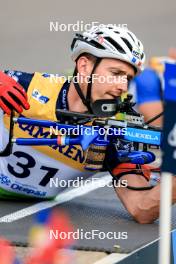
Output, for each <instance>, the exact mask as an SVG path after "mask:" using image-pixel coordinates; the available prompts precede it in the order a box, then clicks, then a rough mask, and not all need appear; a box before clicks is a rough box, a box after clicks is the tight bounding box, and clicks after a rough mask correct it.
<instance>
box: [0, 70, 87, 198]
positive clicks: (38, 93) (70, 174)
mask: <svg viewBox="0 0 176 264" xmlns="http://www.w3.org/2000/svg"><path fill="white" fill-rule="evenodd" d="M5 73H6V74H8V75H9V76H11V77H12V78H14V79H15V80H16V81H17V82H19V83H20V84H21V85H22V86H23V87H24V89H25V90H26V92H27V95H28V101H29V104H30V109H29V110H28V111H23V116H25V117H28V118H35V119H45V120H53V121H54V120H57V117H56V109H57V108H60V109H68V102H67V93H68V87H69V83H68V82H67V81H65V79H62V78H58V79H57V81H56V79H52V78H50V75H49V74H41V73H38V72H35V73H33V74H29V73H25V72H19V71H5ZM8 128H9V117H8V116H7V115H4V114H3V112H2V111H1V110H0V134H1V135H3V136H1V139H0V149H3V148H4V147H5V145H6V144H7V142H8V136H9V129H8ZM14 137H28V138H47V137H50V132H49V131H48V129H45V128H41V127H40V128H39V127H36V126H33V125H24V124H23V125H15V129H14ZM90 174H92V173H91V172H89V171H86V170H85V169H84V153H83V151H82V148H81V147H80V146H78V145H77V146H73V145H70V146H19V145H16V144H14V145H13V149H12V154H11V155H10V156H7V157H1V158H0V196H1V197H11V198H12V197H25V196H26V197H29V196H30V197H36V198H53V197H55V196H56V195H57V194H58V193H59V192H60V191H62V190H63V184H62V186H57V184H52V186H51V184H50V179H55V180H56V179H58V180H59V181H62V180H64V181H68V180H73V179H75V178H81V177H84V178H85V177H86V176H90ZM55 182H57V181H55ZM66 187H67V186H66Z"/></svg>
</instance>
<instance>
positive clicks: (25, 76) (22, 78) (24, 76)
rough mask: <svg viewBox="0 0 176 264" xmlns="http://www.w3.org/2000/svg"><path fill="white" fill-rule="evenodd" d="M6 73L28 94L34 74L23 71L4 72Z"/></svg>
mask: <svg viewBox="0 0 176 264" xmlns="http://www.w3.org/2000/svg"><path fill="white" fill-rule="evenodd" d="M4 73H5V74H7V75H8V76H10V77H12V78H13V79H14V80H15V81H17V82H18V83H19V84H21V86H22V87H23V88H24V89H25V91H26V92H27V90H28V87H29V84H30V82H31V80H32V78H33V76H34V73H27V72H21V71H12V70H4Z"/></svg>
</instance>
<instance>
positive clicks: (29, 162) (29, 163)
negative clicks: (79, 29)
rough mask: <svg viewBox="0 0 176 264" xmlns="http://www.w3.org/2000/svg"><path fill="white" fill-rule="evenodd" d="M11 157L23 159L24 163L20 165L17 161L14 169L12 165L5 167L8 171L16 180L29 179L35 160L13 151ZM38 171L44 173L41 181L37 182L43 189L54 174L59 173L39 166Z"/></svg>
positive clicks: (20, 152) (54, 169)
mask: <svg viewBox="0 0 176 264" xmlns="http://www.w3.org/2000/svg"><path fill="white" fill-rule="evenodd" d="M13 155H14V156H15V157H17V158H23V159H25V160H26V162H23V163H22V162H19V161H18V162H17V163H16V166H14V167H13V166H12V165H10V164H8V165H7V168H8V171H9V172H10V173H11V174H12V175H14V176H15V177H17V178H27V177H29V176H30V174H31V169H32V168H34V167H35V165H36V161H35V159H34V158H33V157H32V156H31V155H29V154H27V153H24V152H22V151H15V152H14V153H13ZM19 168H21V172H18V171H19ZM40 170H42V171H46V173H45V174H44V176H43V178H42V180H41V181H40V182H39V185H40V186H43V187H45V186H46V185H47V184H48V183H49V181H50V179H51V178H54V176H55V175H56V173H57V172H58V171H59V169H56V168H51V167H47V166H41V167H40Z"/></svg>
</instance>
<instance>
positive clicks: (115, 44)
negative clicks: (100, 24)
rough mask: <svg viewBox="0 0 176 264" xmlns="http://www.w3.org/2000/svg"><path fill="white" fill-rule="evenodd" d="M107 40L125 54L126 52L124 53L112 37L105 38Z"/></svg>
mask: <svg viewBox="0 0 176 264" xmlns="http://www.w3.org/2000/svg"><path fill="white" fill-rule="evenodd" d="M105 39H106V40H107V41H108V42H109V43H111V44H112V45H113V46H114V47H115V48H116V49H117V50H118V51H119V52H120V53H123V54H125V51H124V49H123V48H122V47H121V46H120V45H119V44H118V43H117V42H116V41H114V40H113V39H112V38H110V37H105Z"/></svg>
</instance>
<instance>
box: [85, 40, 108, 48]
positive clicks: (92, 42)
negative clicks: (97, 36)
mask: <svg viewBox="0 0 176 264" xmlns="http://www.w3.org/2000/svg"><path fill="white" fill-rule="evenodd" d="M89 43H90V44H91V45H92V46H94V47H96V48H98V49H105V48H104V47H103V46H102V45H101V44H99V43H98V42H96V41H95V40H91V41H89Z"/></svg>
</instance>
